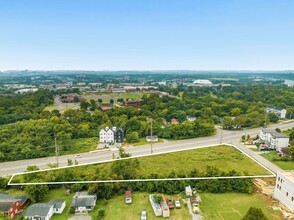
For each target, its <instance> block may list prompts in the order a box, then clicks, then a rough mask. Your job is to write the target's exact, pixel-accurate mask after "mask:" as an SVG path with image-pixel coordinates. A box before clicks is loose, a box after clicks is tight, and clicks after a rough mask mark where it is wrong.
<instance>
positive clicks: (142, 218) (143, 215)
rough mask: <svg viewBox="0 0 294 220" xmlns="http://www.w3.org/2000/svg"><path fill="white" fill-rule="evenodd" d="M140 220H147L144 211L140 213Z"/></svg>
mask: <svg viewBox="0 0 294 220" xmlns="http://www.w3.org/2000/svg"><path fill="white" fill-rule="evenodd" d="M141 220H147V212H146V210H145V209H143V210H142V212H141Z"/></svg>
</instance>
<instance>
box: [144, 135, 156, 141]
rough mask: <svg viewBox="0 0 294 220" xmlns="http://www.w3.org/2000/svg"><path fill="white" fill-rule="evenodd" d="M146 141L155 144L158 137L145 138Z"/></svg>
mask: <svg viewBox="0 0 294 220" xmlns="http://www.w3.org/2000/svg"><path fill="white" fill-rule="evenodd" d="M146 141H147V142H151V141H152V142H157V141H158V137H157V135H152V136H146Z"/></svg>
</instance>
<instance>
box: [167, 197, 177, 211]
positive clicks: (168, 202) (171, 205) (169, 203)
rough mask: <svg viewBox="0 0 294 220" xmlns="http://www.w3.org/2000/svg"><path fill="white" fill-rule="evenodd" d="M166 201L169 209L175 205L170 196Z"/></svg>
mask: <svg viewBox="0 0 294 220" xmlns="http://www.w3.org/2000/svg"><path fill="white" fill-rule="evenodd" d="M166 203H167V206H168V208H169V209H173V208H174V207H175V206H174V202H173V200H172V198H168V199H167V202H166Z"/></svg>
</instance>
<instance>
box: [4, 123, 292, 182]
mask: <svg viewBox="0 0 294 220" xmlns="http://www.w3.org/2000/svg"><path fill="white" fill-rule="evenodd" d="M272 127H274V128H276V127H279V128H280V129H282V130H285V129H288V128H292V127H294V121H292V122H289V123H286V124H280V125H274V126H272ZM259 131H260V128H254V129H246V130H242V131H225V130H224V131H223V132H222V137H223V138H222V143H227V144H234V145H236V146H237V147H238V148H239V149H240V150H242V151H244V152H245V153H247V154H248V155H250V156H251V157H253V158H254V159H256V160H257V161H259V162H260V163H261V164H263V165H264V166H266V167H268V168H269V169H270V170H272V171H273V172H276V171H277V170H278V169H279V168H278V167H277V166H275V165H274V164H272V163H271V162H269V161H268V160H266V159H264V158H263V157H261V156H260V155H259V154H258V153H256V152H253V151H251V150H250V149H248V148H247V147H245V146H243V145H242V144H240V142H239V140H240V137H241V135H243V134H246V135H248V134H249V135H256V134H258V133H259ZM220 142H221V131H219V130H218V132H217V135H214V136H210V137H201V138H194V139H187V140H181V141H172V142H169V143H159V144H154V145H153V153H166V152H170V151H175V150H185V149H191V148H194V149H196V148H203V147H207V146H209V145H215V144H219V143H220ZM126 151H127V152H129V153H131V154H132V155H133V156H144V155H150V152H151V150H150V145H144V146H140V147H128V148H126ZM113 153H114V154H116V155H117V154H118V151H117V150H114V151H111V150H106V151H97V152H92V153H85V154H82V157H81V158H78V159H77V161H78V163H79V164H86V163H94V162H104V161H111V160H112V157H113ZM68 159H74V155H65V156H60V157H59V166H60V167H63V166H67V160H68ZM49 163H56V158H55V157H48V158H40V159H31V160H21V161H13V162H5V163H0V176H8V175H12V174H16V173H20V172H23V171H24V170H25V169H26V167H27V166H30V165H37V166H38V167H39V168H40V169H48V164H49Z"/></svg>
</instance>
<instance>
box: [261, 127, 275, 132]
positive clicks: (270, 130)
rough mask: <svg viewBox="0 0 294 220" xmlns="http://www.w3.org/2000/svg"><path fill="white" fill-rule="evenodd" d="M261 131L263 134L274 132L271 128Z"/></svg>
mask: <svg viewBox="0 0 294 220" xmlns="http://www.w3.org/2000/svg"><path fill="white" fill-rule="evenodd" d="M261 130H262V131H263V132H265V133H272V132H276V131H275V129H273V128H262V129H261Z"/></svg>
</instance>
